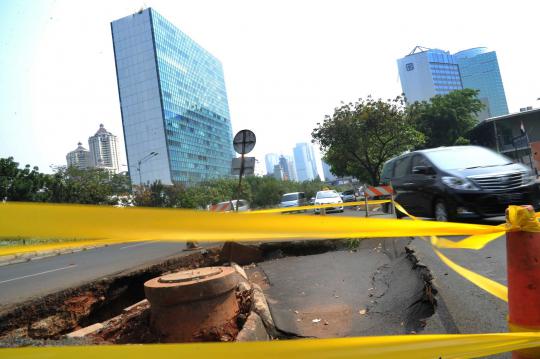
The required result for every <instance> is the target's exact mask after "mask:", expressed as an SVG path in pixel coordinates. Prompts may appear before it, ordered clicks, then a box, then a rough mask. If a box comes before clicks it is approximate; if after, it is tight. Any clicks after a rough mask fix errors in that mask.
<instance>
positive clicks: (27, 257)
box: [0, 244, 108, 267]
mask: <svg viewBox="0 0 540 359" xmlns="http://www.w3.org/2000/svg"><path fill="white" fill-rule="evenodd" d="M107 246H108V244H102V245H93V246H85V247H74V248H66V249H55V250H51V251H36V252H28V253H21V254H9V255H5V256H0V267H2V266H7V265H10V264H17V263H24V262H29V261H35V260H38V259H43V258H48V257H54V256H59V255H62V254H70V253H76V252H81V251H86V250H89V249H94V248H101V247H107Z"/></svg>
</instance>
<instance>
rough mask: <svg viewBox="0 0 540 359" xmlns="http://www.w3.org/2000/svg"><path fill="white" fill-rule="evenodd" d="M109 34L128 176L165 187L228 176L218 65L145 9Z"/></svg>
mask: <svg viewBox="0 0 540 359" xmlns="http://www.w3.org/2000/svg"><path fill="white" fill-rule="evenodd" d="M111 31H112V38H113V45H114V55H115V62H116V74H117V80H118V92H119V97H120V108H121V111H122V124H123V127H124V137H125V143H126V152H127V159H128V167H129V171H130V173H132V174H134V173H136V171H138V172H139V173H140V178H141V182H143V183H147V182H153V181H155V180H161V182H163V183H166V184H170V183H172V182H173V181H174V182H180V183H184V184H190V183H195V182H199V181H203V180H206V179H211V178H216V177H226V176H230V172H231V160H232V158H233V157H235V155H234V151H233V147H232V129H231V121H230V116H229V105H228V102H227V93H226V90H225V80H224V78H223V68H222V65H221V62H220V61H219V60H218V59H217V58H216V57H214V56H213V55H212V54H210V53H209V52H208V51H206V50H205V49H203V48H202V47H201V46H200V45H198V44H197V43H196V42H195V41H193V40H192V39H191V38H189V37H188V36H187V35H186V34H184V33H183V32H182V31H181V30H179V29H178V28H177V27H176V26H174V25H173V24H172V23H170V22H169V21H168V20H166V19H165V18H164V17H163V16H161V15H160V14H158V13H157V12H156V11H155V10H153V9H151V8H148V9H145V10H141V11H139V12H137V13H135V14H133V15H129V16H126V17H124V18H121V19H119V20H116V21H113V22H112V23H111ZM152 153H157V155H153V156H151V157H148V156H149V155H150V154H152ZM132 178H133V176H132Z"/></svg>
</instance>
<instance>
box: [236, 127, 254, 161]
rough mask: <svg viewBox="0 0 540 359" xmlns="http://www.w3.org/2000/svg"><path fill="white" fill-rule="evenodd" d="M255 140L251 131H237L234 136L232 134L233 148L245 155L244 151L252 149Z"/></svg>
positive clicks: (248, 151) (247, 151)
mask: <svg viewBox="0 0 540 359" xmlns="http://www.w3.org/2000/svg"><path fill="white" fill-rule="evenodd" d="M256 142H257V138H256V137H255V134H254V133H253V132H252V131H250V130H242V131H238V133H237V134H236V136H234V140H233V146H234V150H235V151H236V152H237V153H239V154H241V155H245V154H246V153H250V152H251V151H252V150H253V148H254V147H255V143H256Z"/></svg>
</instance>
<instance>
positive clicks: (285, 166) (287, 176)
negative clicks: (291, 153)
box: [279, 155, 291, 181]
mask: <svg viewBox="0 0 540 359" xmlns="http://www.w3.org/2000/svg"><path fill="white" fill-rule="evenodd" d="M279 165H280V167H281V169H282V171H283V179H284V180H285V181H291V173H290V170H289V161H288V159H287V158H286V157H285V156H283V155H281V156H280V157H279Z"/></svg>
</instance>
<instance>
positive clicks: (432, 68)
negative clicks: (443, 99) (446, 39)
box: [397, 46, 463, 103]
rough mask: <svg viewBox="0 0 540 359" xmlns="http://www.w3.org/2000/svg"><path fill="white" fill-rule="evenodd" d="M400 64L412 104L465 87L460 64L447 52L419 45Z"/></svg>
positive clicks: (403, 80)
mask: <svg viewBox="0 0 540 359" xmlns="http://www.w3.org/2000/svg"><path fill="white" fill-rule="evenodd" d="M397 63H398V71H399V78H400V80H401V88H402V90H403V93H404V94H405V98H406V99H407V102H409V103H413V102H416V101H428V100H429V99H430V98H432V97H433V96H435V95H445V94H447V93H449V92H452V91H454V90H461V89H463V85H462V82H461V76H460V73H459V67H458V63H457V61H456V59H455V57H454V56H453V55H451V54H450V53H449V52H448V51H443V50H439V49H428V48H424V47H421V46H416V47H415V48H414V49H413V51H411V53H410V54H408V55H407V56H405V57H403V58H401V59H399V60H398V61H397Z"/></svg>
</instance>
